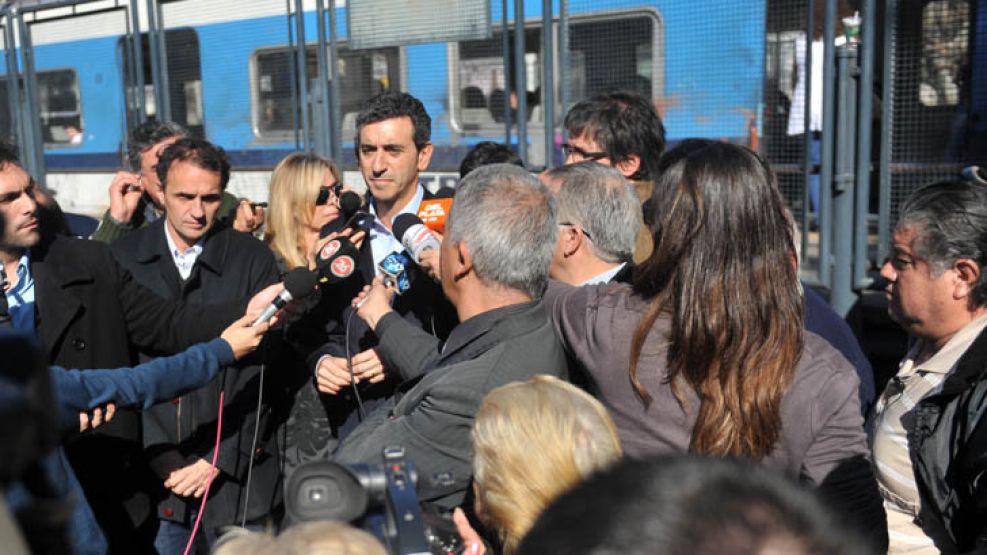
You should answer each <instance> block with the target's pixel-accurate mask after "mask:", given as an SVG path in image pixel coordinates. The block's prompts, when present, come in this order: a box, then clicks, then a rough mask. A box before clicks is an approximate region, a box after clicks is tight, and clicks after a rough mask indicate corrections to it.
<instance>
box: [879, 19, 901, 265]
mask: <svg viewBox="0 0 987 555" xmlns="http://www.w3.org/2000/svg"><path fill="white" fill-rule="evenodd" d="M897 29H898V2H897V1H896V0H885V2H884V48H883V50H882V52H883V65H884V70H883V72H882V73H883V75H882V76H881V84H882V85H881V86H882V88H883V90H884V98H883V99H882V101H881V154H880V159H879V161H878V188H879V190H878V210H877V214H878V217H877V221H878V223H877V225H878V231H877V260H878V261H881V260H884V259H885V258H887V256H888V251H889V249H890V244H891V136H892V131H893V129H894V100H895V99H894V95H895V81H894V80H895V73H896V72H895V67H894V66H895V64H896V63H897V61H896V59H895V47H896V42H895V36H894V35H895V32H897Z"/></svg>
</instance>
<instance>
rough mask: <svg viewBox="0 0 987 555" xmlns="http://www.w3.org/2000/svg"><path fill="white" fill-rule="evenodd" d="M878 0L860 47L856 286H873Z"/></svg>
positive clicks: (868, 5)
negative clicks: (873, 130) (871, 237)
mask: <svg viewBox="0 0 987 555" xmlns="http://www.w3.org/2000/svg"><path fill="white" fill-rule="evenodd" d="M876 3H877V2H876V1H875V0H863V1H862V5H861V9H862V11H863V21H862V22H861V25H862V26H863V29H862V35H861V44H860V47H859V48H858V52H859V55H860V66H859V67H860V71H859V72H858V75H859V86H858V89H857V99H858V100H857V102H858V104H859V106H860V109H859V111H858V112H857V172H856V173H857V184H856V189H857V191H856V192H857V199H856V204H857V210H856V215H855V221H854V226H853V229H854V234H855V237H854V248H853V252H854V258H853V286H854V288H855V289H858V290H859V289H864V288H866V287H868V286H869V285H870V281H871V280H870V279H869V278H868V277H867V270H869V269H870V257H869V255H870V249H869V248H868V242H867V237H868V233H869V231H870V221H869V215H870V172H871V124H872V116H873V97H874V47H875V44H874V40H875V38H876V37H877V33H876V32H875V31H876V30H875V29H874V20H875V17H874V12H875V10H876V6H875V4H876Z"/></svg>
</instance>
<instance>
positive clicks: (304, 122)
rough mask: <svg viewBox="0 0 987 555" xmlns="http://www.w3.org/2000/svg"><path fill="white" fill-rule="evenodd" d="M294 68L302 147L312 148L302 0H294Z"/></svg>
mask: <svg viewBox="0 0 987 555" xmlns="http://www.w3.org/2000/svg"><path fill="white" fill-rule="evenodd" d="M295 39H296V40H295V46H296V48H297V49H298V50H296V51H295V68H296V73H297V74H298V107H299V109H300V110H301V116H300V117H299V119H300V120H301V121H300V122H299V123H300V124H301V125H300V127H301V130H302V148H303V149H304V150H305V151H310V150H312V132H311V129H310V128H309V124H310V123H311V120H310V119H309V98H308V72H307V71H306V70H307V68H306V64H305V9H304V2H303V1H302V0H295Z"/></svg>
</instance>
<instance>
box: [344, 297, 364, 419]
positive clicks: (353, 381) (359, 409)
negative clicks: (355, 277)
mask: <svg viewBox="0 0 987 555" xmlns="http://www.w3.org/2000/svg"><path fill="white" fill-rule="evenodd" d="M350 308H351V310H350V315H349V316H347V317H346V326H345V327H346V333H345V342H346V345H345V353H346V369H347V370H349V373H350V385H351V386H352V387H353V396H354V397H355V398H356V410H357V414H358V415H359V417H360V422H363V421H364V420H366V418H367V413H366V412H364V410H363V399H361V398H360V388H359V387H358V384H357V383H356V375H355V374H354V373H353V355H352V354H351V353H350V324H352V323H353V315H354V314H356V309H355V308H352V307H350Z"/></svg>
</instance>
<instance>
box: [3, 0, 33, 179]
mask: <svg viewBox="0 0 987 555" xmlns="http://www.w3.org/2000/svg"><path fill="white" fill-rule="evenodd" d="M15 9H16V8H7V9H6V10H5V12H4V14H3V15H4V24H3V43H4V52H3V54H4V58H5V60H6V64H7V108H8V109H9V110H10V132H11V134H13V135H14V139H15V140H16V141H17V148H18V151H19V152H18V154H19V155H20V157H21V159H22V160H26V159H27V153H26V152H25V150H24V149H25V148H27V145H26V144H25V142H24V127H23V125H24V122H23V121H21V120H22V119H23V114H22V110H23V109H22V108H21V85H20V69H19V63H18V61H17V37H16V36H15V33H14V27H15V23H14V10H15Z"/></svg>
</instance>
